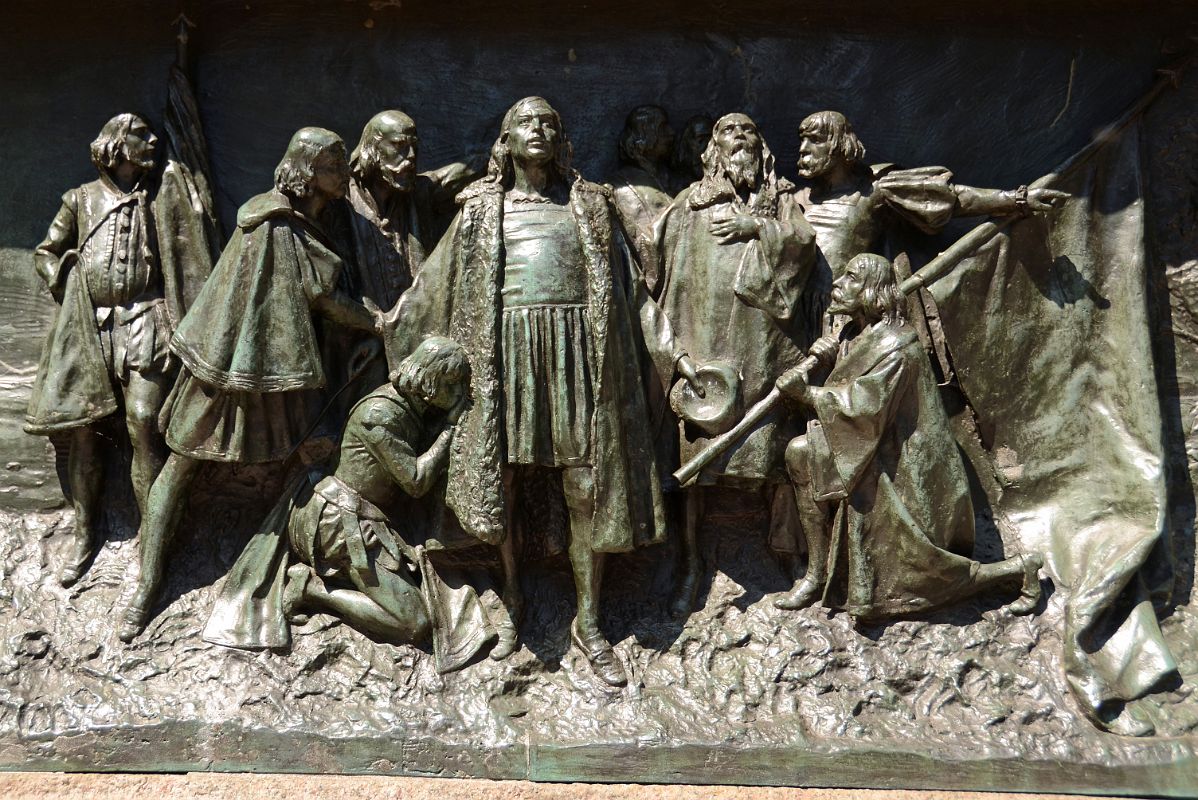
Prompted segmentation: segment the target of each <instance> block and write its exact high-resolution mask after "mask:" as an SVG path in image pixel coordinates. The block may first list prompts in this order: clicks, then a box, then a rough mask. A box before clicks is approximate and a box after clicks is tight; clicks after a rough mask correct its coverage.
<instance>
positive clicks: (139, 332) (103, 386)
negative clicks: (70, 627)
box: [25, 114, 215, 586]
mask: <svg viewBox="0 0 1198 800" xmlns="http://www.w3.org/2000/svg"><path fill="white" fill-rule="evenodd" d="M157 142H158V137H157V136H155V135H154V132H153V131H152V130H150V126H149V125H148V124H147V123H146V121H145V120H144V119H142V118H141V117H139V116H137V115H136V114H118V115H117V116H115V117H113V118H112V119H110V120H109V121H108V122H106V123H105V124H104V127H103V128H102V129H101V130H100V135H99V136H97V137H96V140H95V141H93V142H92V144H91V158H92V163H93V164H94V165H95V167H96V169H97V171H98V172H99V178H98V179H97V180H95V181H92V182H91V183H86V184H84V185H82V186H80V187H78V188H76V189H72V190H71V191H69V192H67V193H66V194H64V195H63V197H62V208H61V209H59V211H58V214H57V215H56V216H55V217H54V221H53V222H52V223H51V225H50V231H49V233H47V234H46V239H45V241H43V242H42V243H41V244H39V245H38V246H37V249H36V250H35V251H34V255H33V265H34V269H35V270H36V271H37V273H38V275H39V276H40V277H41V278H42V279H43V280H44V281H45V282H46V286H47V287H48V288H49V290H50V294H51V295H52V296H53V297H54V299H55V300H56V301H57V302H58V303H59V304H60V306H61V308H60V309H59V312H58V315H57V316H56V317H55V320H54V324H53V326H52V327H51V330H50V335H49V338H48V339H47V341H46V345H45V348H44V349H43V351H42V358H41V362H40V363H39V365H38V371H37V379H36V381H35V382H34V385H33V392H32V396H31V397H30V400H29V410H28V413H27V415H26V420H25V430H26V431H27V432H29V433H33V434H43V435H49V434H51V433H57V432H63V431H69V432H70V434H71V445H70V455H69V456H68V462H67V465H68V466H67V470H68V485H69V487H70V491H71V497H72V501H73V504H74V507H75V531H74V536H73V537H72V541H71V546H70V549H69V552H68V554H67V557H66V560H65V563H64V564H63V566H62V571H61V572H60V573H59V582H60V583H61V584H62V585H63V586H70V585H71V584H73V583H74V582H75V581H77V580H78V579H79V577H80V575H81V574H82V573H83V570H84V568H85V567H86V565H87V562H88V560H89V559H90V558H91V554H92V550H93V547H94V545H95V528H96V525H97V522H98V517H99V511H100V500H101V497H102V495H103V481H104V474H103V469H102V466H103V460H102V457H101V453H100V438H99V433H98V431H97V429H96V426H97V424H98V423H99V422H100V421H101V420H102V419H104V418H106V417H108V416H110V415H111V414H114V413H116V411H117V410H118V408H120V407H121V406H123V410H124V416H125V425H126V428H127V429H128V431H129V440H130V443H131V444H132V447H133V459H132V465H131V476H130V477H131V478H132V483H133V494H134V497H135V498H136V499H137V507H138V510H139V511H141V513H142V514H145V511H146V498H147V495H148V494H149V491H150V484H151V483H152V482H153V480H154V476H155V475H156V474H157V473H158V471H159V470H160V469H161V468H162V464H163V461H164V460H165V459H166V447H165V445H164V444H163V441H162V434H161V433H160V432H159V430H158V412H159V410H160V409H161V408H162V404H163V402H164V401H165V399H166V396H167V392H168V391H169V390H170V381H171V379H172V378H173V376H174V364H173V362H172V360H171V357H170V351H169V350H168V348H167V343H168V341H169V340H170V336H171V326H172V323H173V322H175V321H177V320H178V319H179V317H181V316H182V314H183V308H184V305H185V298H188V297H190V296H192V295H194V289H195V286H196V285H198V284H199V283H201V282H202V281H203V278H205V277H206V276H207V274H208V272H209V270H210V269H211V268H212V257H211V254H210V246H213V245H214V239H215V236H214V230H213V229H212V228H211V227H210V226H209V221H208V220H207V219H206V218H204V215H203V214H202V213H197V212H196V211H195V210H194V209H193V206H192V204H191V203H189V202H186V201H185V200H184V199H183V198H182V197H181V196H179V195H177V194H176V195H172V190H171V189H170V188H169V187H171V186H178V185H180V184H184V185H185V184H187V183H188V182H189V181H191V180H192V179H191V177H190V175H189V174H185V173H186V167H184V166H183V165H182V164H179V163H177V162H174V161H171V162H169V163H168V165H167V167H166V169H165V170H164V171H163V172H162V174H161V180H157V179H156V176H155V175H154V168H155V150H156V146H157ZM172 221H176V222H178V223H180V224H181V225H183V226H184V227H186V228H187V230H186V232H183V231H179V232H178V233H181V234H182V235H176V233H177V231H175V230H173V229H172V228H171V227H170V225H171V222H172ZM186 283H190V284H191V286H190V288H189V289H185V287H184V284H186Z"/></svg>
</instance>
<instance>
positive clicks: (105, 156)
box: [91, 113, 150, 174]
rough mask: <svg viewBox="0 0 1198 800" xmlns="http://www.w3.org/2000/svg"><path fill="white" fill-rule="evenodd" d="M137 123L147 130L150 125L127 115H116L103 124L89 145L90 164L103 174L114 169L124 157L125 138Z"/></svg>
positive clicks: (137, 116)
mask: <svg viewBox="0 0 1198 800" xmlns="http://www.w3.org/2000/svg"><path fill="white" fill-rule="evenodd" d="M138 122H140V123H141V124H142V125H145V126H146V127H147V128H149V127H150V124H149V123H148V122H146V121H145V119H143V118H142V117H141V116H139V115H137V114H129V113H125V114H117V115H116V116H115V117H113V118H112V119H110V120H108V121H107V122H105V123H104V127H102V128H100V133H99V135H98V136H96V139H95V141H94V142H92V144H91V156H92V163H93V164H95V166H96V169H98V170H100V172H103V173H105V174H108V173H110V172H112V171H113V170H114V169H116V166H117V164H119V163H120V161H121V158H123V157H124V156H123V152H124V148H125V137H126V136H128V135H129V131H130V130H132V129H133V126H134V125H135V124H136V123H138Z"/></svg>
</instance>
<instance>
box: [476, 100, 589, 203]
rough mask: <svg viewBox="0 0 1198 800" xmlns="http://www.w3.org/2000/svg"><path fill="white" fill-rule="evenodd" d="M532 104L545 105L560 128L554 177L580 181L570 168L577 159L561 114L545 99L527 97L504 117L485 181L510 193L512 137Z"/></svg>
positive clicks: (554, 162) (553, 164) (552, 168)
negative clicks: (522, 111)
mask: <svg viewBox="0 0 1198 800" xmlns="http://www.w3.org/2000/svg"><path fill="white" fill-rule="evenodd" d="M530 103H544V104H545V106H546V107H547V108H548V109H549V111H550V113H552V114H553V122H554V124H555V125H556V126H557V132H558V133H559V134H560V135H561V141H560V142H559V143H558V148H557V155H556V157H554V159H553V163H552V164H551V165H550V170H551V172H553V173H554V174H553V177H554V178H556V179H558V180H562V181H565V182H567V183H569V182H571V181H572V180H573V179H575V178H577V177H578V175H577V173H576V172H575V171H574V170H573V169H572V168H571V167H570V157H571V155H573V148H572V147H571V145H570V140H569V139H568V138H567V137H566V129H565V128H564V127H562V117H561V114H559V113H557V109H555V108H554V107H553V106H551V105H549V101H548V100H546V99H545V98H543V97H525V98H524V99H523V100H519V101H517V102H516V103H515V105H513V106H512V107H511V108H509V109H508V110H507V113H506V114H504V115H503V123H502V125H501V126H500V128H499V138H498V139H496V140H495V144H494V145H493V146H492V147H491V160H490V162H488V164H487V175H486V177H485V178H483V180H484V181H486V182H487V183H495V184H499V185H500V186H502V187H504V188H505V189H510V188H511V185H512V181H513V180H514V178H513V175H514V173H513V171H512V148H511V145H509V144H508V137H509V136H510V135H511V129H512V126H513V125H515V124H516V116H517V114H519V113H520V108H521V107H522V106H525V105H528V104H530Z"/></svg>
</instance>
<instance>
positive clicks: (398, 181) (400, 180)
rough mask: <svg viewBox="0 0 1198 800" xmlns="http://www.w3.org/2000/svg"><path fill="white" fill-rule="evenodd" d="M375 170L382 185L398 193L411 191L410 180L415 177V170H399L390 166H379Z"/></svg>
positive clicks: (410, 168)
mask: <svg viewBox="0 0 1198 800" xmlns="http://www.w3.org/2000/svg"><path fill="white" fill-rule="evenodd" d="M376 169H377V171H378V175H379V177H380V178H382V179H383V182H384V183H386V184H387V185H388V186H390V187H391V188H392V189H395V190H396V191H400V192H406V191H408V190H409V189H411V188H412V180H413V178H415V177H416V170H415V168H413V167H406V168H404V169H400V168H397V167H394V166H392V165H390V164H379V165H378V166H377V168H376Z"/></svg>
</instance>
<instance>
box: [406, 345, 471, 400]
mask: <svg viewBox="0 0 1198 800" xmlns="http://www.w3.org/2000/svg"><path fill="white" fill-rule="evenodd" d="M389 377H390V379H391V383H393V384H394V385H395V389H396V391H398V392H399V393H400V394H403V395H409V396H415V397H419V398H420V399H421V400H424V401H425V402H428V401H429V400H431V399H432V398H433V397H435V396H436V394H437V389H438V388H439V387H440V386H441V384H442V383H443V382H444V381H450V382H454V383H464V382H467V381H469V380H470V362H469V361H468V360H467V359H466V351H465V349H463V347H462V346H461V345H460V344H458V343H457V342H455V341H454V340H453V339H449V338H446V337H444V336H429V337H428V338H426V339H425V340H424V341H422V342H421V343H420V344H419V346H417V348H416V349H415V350H413V351H412V354H411V355H410V356H408V357H407V358H405V359H404V360H403V361H401V362H400V364H399V367H398V368H396V369H395V371H394V372H392V373H391V375H390V376H389Z"/></svg>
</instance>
